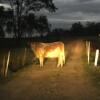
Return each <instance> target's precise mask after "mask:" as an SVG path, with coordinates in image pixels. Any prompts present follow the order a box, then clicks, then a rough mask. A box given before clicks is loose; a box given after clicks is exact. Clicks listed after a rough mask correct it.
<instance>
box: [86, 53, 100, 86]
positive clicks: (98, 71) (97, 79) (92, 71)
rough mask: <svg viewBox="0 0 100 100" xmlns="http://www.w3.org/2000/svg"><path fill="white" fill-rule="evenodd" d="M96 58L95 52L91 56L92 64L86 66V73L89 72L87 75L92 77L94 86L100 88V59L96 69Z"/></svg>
mask: <svg viewBox="0 0 100 100" xmlns="http://www.w3.org/2000/svg"><path fill="white" fill-rule="evenodd" d="M94 58H95V52H92V53H91V56H90V64H85V71H86V72H87V75H89V76H90V80H91V81H92V83H93V85H95V86H96V87H99V88H100V59H99V61H98V66H97V67H95V66H94Z"/></svg>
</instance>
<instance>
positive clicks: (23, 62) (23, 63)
mask: <svg viewBox="0 0 100 100" xmlns="http://www.w3.org/2000/svg"><path fill="white" fill-rule="evenodd" d="M26 52H27V49H26V48H25V49H24V56H23V61H22V65H23V66H24V65H25V60H26Z"/></svg>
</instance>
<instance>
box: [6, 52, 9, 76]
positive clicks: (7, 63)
mask: <svg viewBox="0 0 100 100" xmlns="http://www.w3.org/2000/svg"><path fill="white" fill-rule="evenodd" d="M9 60H10V51H9V52H8V56H7V62H6V67H5V77H7V73H8V65H9Z"/></svg>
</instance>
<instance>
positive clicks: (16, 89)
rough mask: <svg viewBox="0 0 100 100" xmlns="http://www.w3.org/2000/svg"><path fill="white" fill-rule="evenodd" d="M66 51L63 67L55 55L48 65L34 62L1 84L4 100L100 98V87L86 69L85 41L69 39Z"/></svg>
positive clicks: (93, 99) (83, 99)
mask: <svg viewBox="0 0 100 100" xmlns="http://www.w3.org/2000/svg"><path fill="white" fill-rule="evenodd" d="M66 51H68V52H67V53H68V54H67V53H66V56H67V55H68V57H67V58H66V64H65V65H64V67H63V68H62V69H61V68H57V67H56V60H55V59H52V60H47V62H46V63H45V66H44V68H39V65H35V64H34V65H31V66H29V67H28V68H25V69H23V70H21V71H19V72H17V73H16V75H15V76H14V77H13V79H12V80H11V81H9V82H8V83H6V84H4V85H2V84H1V85H0V100H100V90H99V89H98V88H96V87H95V86H94V85H93V84H92V83H91V80H90V76H89V75H88V74H87V73H86V71H85V69H84V66H85V64H86V62H85V61H84V59H83V58H84V57H83V54H84V52H85V45H84V43H83V41H74V42H72V43H69V44H68V45H67V46H66Z"/></svg>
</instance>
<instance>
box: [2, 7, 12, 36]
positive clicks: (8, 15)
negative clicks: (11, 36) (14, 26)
mask: <svg viewBox="0 0 100 100" xmlns="http://www.w3.org/2000/svg"><path fill="white" fill-rule="evenodd" d="M12 16H13V12H12V10H11V9H8V10H5V8H4V7H3V6H1V7H0V36H1V37H4V36H5V32H6V31H7V28H8V27H9V28H11V27H10V25H8V23H9V22H10V23H11V22H12Z"/></svg>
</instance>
